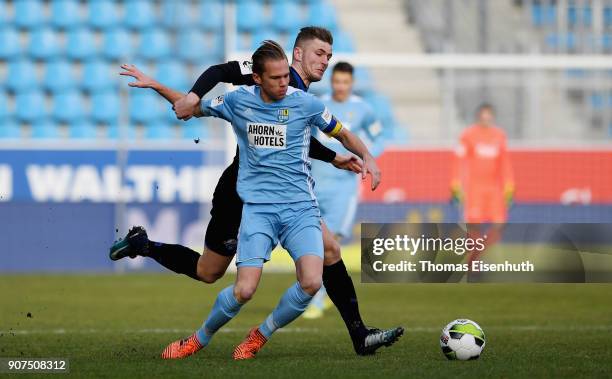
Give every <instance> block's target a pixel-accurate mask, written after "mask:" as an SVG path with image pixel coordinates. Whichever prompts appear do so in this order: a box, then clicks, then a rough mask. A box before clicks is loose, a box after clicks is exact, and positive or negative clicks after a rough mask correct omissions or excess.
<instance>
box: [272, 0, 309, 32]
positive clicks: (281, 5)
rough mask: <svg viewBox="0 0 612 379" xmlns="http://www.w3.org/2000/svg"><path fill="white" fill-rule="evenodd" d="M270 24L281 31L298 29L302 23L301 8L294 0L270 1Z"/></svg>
mask: <svg viewBox="0 0 612 379" xmlns="http://www.w3.org/2000/svg"><path fill="white" fill-rule="evenodd" d="M271 23H272V26H273V27H274V28H275V29H276V30H278V31H280V32H283V33H287V32H291V31H293V30H296V29H299V28H300V27H301V26H302V25H303V24H304V17H302V10H301V8H300V6H299V4H297V3H295V2H286V1H282V2H278V1H277V2H275V3H272V21H271Z"/></svg>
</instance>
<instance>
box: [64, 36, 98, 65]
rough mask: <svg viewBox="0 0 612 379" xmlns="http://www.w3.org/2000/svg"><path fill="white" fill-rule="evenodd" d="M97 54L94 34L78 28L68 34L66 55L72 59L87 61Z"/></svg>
mask: <svg viewBox="0 0 612 379" xmlns="http://www.w3.org/2000/svg"><path fill="white" fill-rule="evenodd" d="M96 52H97V48H96V41H95V39H94V35H93V33H92V32H91V31H90V30H89V29H87V28H77V29H73V30H71V31H69V32H68V38H67V42H66V55H67V56H68V57H69V58H71V59H76V60H85V59H88V58H91V57H93V56H94V55H95V54H96Z"/></svg>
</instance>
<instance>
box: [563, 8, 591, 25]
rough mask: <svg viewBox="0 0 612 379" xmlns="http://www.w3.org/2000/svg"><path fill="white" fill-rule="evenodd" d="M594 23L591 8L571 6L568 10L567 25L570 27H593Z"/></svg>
mask: <svg viewBox="0 0 612 379" xmlns="http://www.w3.org/2000/svg"><path fill="white" fill-rule="evenodd" d="M592 23H593V9H592V8H591V7H589V6H577V5H576V4H570V5H569V6H568V8H567V24H568V26H570V27H574V26H576V25H581V26H591V24H592Z"/></svg>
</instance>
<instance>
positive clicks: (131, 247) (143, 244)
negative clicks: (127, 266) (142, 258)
mask: <svg viewBox="0 0 612 379" xmlns="http://www.w3.org/2000/svg"><path fill="white" fill-rule="evenodd" d="M148 248H149V238H148V237H147V231H146V230H144V228H143V227H142V226H135V227H133V228H132V229H130V231H129V232H128V233H127V235H126V236H125V238H121V239H119V240H118V241H115V243H113V246H111V248H110V252H109V254H108V255H109V257H110V259H111V260H113V261H116V260H119V259H121V258H125V257H130V258H135V257H136V256H137V255H146V254H147V250H148Z"/></svg>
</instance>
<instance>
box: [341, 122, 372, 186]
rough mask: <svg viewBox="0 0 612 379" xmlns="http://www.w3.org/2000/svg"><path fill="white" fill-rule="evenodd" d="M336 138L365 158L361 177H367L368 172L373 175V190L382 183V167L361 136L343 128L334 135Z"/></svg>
mask: <svg viewBox="0 0 612 379" xmlns="http://www.w3.org/2000/svg"><path fill="white" fill-rule="evenodd" d="M333 137H334V138H336V139H337V140H338V141H340V143H342V145H343V146H344V147H346V148H347V149H348V150H349V151H351V152H352V153H354V154H356V155H358V156H359V157H361V159H362V160H363V167H362V169H361V178H362V179H365V177H366V175H367V174H370V175H371V176H372V186H371V188H372V191H374V190H375V189H376V187H378V185H379V184H380V176H381V173H380V169H379V168H378V165H377V164H376V160H374V157H373V156H372V154H370V152H369V151H368V148H367V147H366V145H365V144H364V143H363V141H361V139H360V138H359V137H357V136H356V135H355V134H353V133H351V132H350V131H349V130H348V129H346V128H342V129H340V131H339V132H338V133H337V134H335V135H334V136H333Z"/></svg>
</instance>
